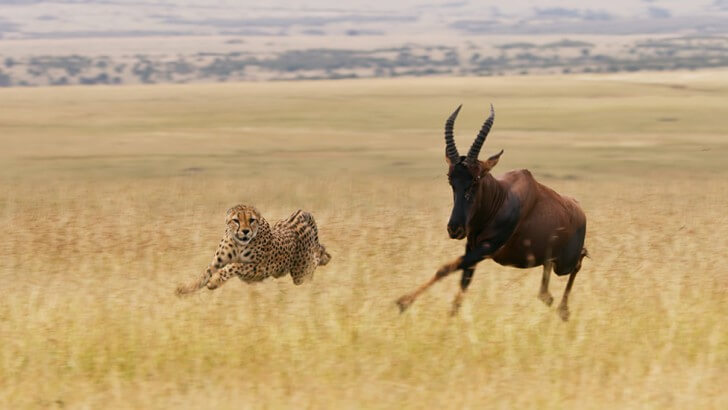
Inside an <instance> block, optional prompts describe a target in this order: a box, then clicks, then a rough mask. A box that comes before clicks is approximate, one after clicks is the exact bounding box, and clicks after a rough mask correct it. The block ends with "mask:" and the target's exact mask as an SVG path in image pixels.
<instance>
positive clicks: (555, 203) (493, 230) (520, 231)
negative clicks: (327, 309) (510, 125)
mask: <svg viewBox="0 0 728 410" xmlns="http://www.w3.org/2000/svg"><path fill="white" fill-rule="evenodd" d="M460 108H462V105H461V106H459V107H458V108H457V109H456V110H455V112H453V113H452V114H451V115H450V117H449V118H448V119H447V122H446V123H445V159H446V161H447V164H448V167H449V170H448V173H447V176H448V180H449V182H450V186H451V187H452V191H453V199H454V205H453V209H452V214H451V216H450V221H449V222H448V223H447V232H448V233H449V234H450V238H452V239H463V238H467V244H466V246H465V255H463V256H460V257H458V258H456V259H455V260H453V261H452V262H450V263H446V264H445V265H443V266H442V267H441V268H440V269H438V270H437V273H435V276H434V277H432V278H431V279H430V280H429V281H427V282H426V283H424V284H423V285H421V286H420V287H419V288H417V289H416V290H415V291H414V292H412V293H410V294H407V295H404V296H402V297H401V298H399V299H398V300H397V304H398V305H399V308H400V311H402V312H404V310H405V309H407V308H408V307H409V306H410V305H411V304H412V302H414V301H415V299H416V298H417V297H418V296H419V295H420V294H422V292H424V291H425V290H426V289H427V288H429V287H430V286H432V285H433V284H434V283H435V282H437V281H439V280H440V279H442V278H444V277H445V276H447V275H448V274H450V273H452V272H455V271H457V270H462V271H463V273H462V277H461V279H460V290H459V291H458V294H457V296H456V297H455V300H454V301H453V307H452V314H455V313H457V311H458V309H459V307H460V305H461V304H462V301H463V297H464V295H465V291H466V290H467V289H468V285H470V281H471V279H472V277H473V272H474V271H475V265H476V264H477V263H478V262H480V261H482V260H483V259H487V258H490V259H493V260H494V261H495V262H496V263H498V264H500V265H504V266H514V267H517V268H531V267H535V266H540V265H543V277H542V279H541V290H540V292H539V295H538V297H539V299H541V300H542V301H543V302H544V303H545V304H546V305H547V306H551V303H553V299H554V298H553V297H552V296H551V294H550V293H549V277H550V275H551V270H552V269H553V271H554V272H555V273H556V275H558V276H563V275H569V280H568V283H567V284H566V290H565V291H564V296H563V297H562V299H561V303H560V305H559V308H558V312H559V316H561V319H563V320H564V321H566V320H568V318H569V307H568V299H569V292H570V291H571V287H572V286H573V285H574V278H575V277H576V274H577V273H578V272H579V269H581V261H582V259H583V258H584V257H585V256H587V255H588V252H587V250H586V248H584V236H585V234H586V216H585V215H584V212H583V211H582V210H581V208H580V207H579V204H578V203H577V202H576V200H574V199H571V198H568V197H565V196H561V195H559V194H558V193H556V192H555V191H554V190H552V189H550V188H548V187H546V186H545V185H542V184H540V183H538V182H537V181H536V180H535V179H534V178H533V175H531V173H530V172H529V171H528V170H525V169H522V170H518V171H510V172H508V173H506V174H505V175H503V176H502V177H500V178H495V177H494V176H492V175H491V173H490V171H491V170H492V169H493V167H495V165H496V164H498V160H499V159H500V156H501V155H502V154H503V150H501V151H500V152H499V153H497V154H495V155H493V156H491V157H490V158H488V159H487V160H486V161H480V160H478V154H479V152H480V148H481V147H482V146H483V143H484V142H485V138H486V137H487V136H488V132H489V131H490V128H491V127H492V126H493V119H494V118H495V112H494V111H493V106H492V105H491V107H490V116H489V117H488V119H486V120H485V123H484V124H483V127H482V128H481V130H480V132H479V133H478V136H477V137H476V138H475V141H474V142H473V145H472V146H471V147H470V150H469V151H468V155H467V156H460V154H458V150H457V148H456V147H455V141H454V139H453V127H454V125H455V118H457V115H458V113H459V112H460Z"/></svg>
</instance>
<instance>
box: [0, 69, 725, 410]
mask: <svg viewBox="0 0 728 410" xmlns="http://www.w3.org/2000/svg"><path fill="white" fill-rule="evenodd" d="M721 75H722V74H720V73H717V74H716V73H710V75H708V74H706V77H710V81H713V82H701V81H704V80H701V79H704V78H706V77H700V76H698V77H695V78H697V80H696V79H695V78H694V77H690V78H688V79H685V78H684V77H681V76H676V77H674V78H673V77H671V76H670V75H669V74H660V75H656V78H663V79H664V81H663V83H662V84H670V83H671V82H672V81H673V79H678V80H680V81H686V82H687V83H686V85H687V86H688V89H689V90H692V91H685V89H684V88H670V87H667V86H665V87H662V88H660V87H655V86H654V85H649V86H644V87H652V88H645V89H643V90H642V91H644V90H646V89H649V90H655V91H654V93H653V94H649V95H646V96H644V95H643V96H638V95H637V94H640V92H641V91H640V90H639V89H638V90H635V87H637V88H639V87H642V86H640V85H635V83H636V82H638V81H637V80H639V77H630V78H628V79H626V80H625V79H623V78H622V77H597V78H589V79H588V81H587V80H584V79H582V78H581V77H571V78H569V77H565V78H558V77H554V78H553V79H550V78H541V79H540V80H539V81H535V80H534V79H529V80H528V81H529V83H525V84H523V83H520V79H516V78H502V79H487V80H483V79H467V80H461V79H440V80H437V79H429V80H406V81H404V82H402V83H398V82H395V81H362V82H322V83H294V84H250V85H237V84H236V85H230V86H217V85H215V86H179V87H172V86H163V87H135V88H103V89H102V88H98V89H97V88H65V89H52V90H49V89H36V90H2V91H1V92H0V101H2V102H0V119H1V121H0V140H1V141H2V143H3V146H4V147H6V150H4V153H3V154H2V159H1V160H2V161H3V168H2V174H1V175H0V176H1V177H2V179H0V227H2V228H3V231H4V232H5V236H4V240H3V241H0V255H2V258H0V280H1V281H2V286H1V287H0V335H1V337H2V339H0V343H1V345H0V407H3V408H49V407H50V408H53V407H59V408H60V407H71V408H170V407H175V408H241V407H251V408H281V407H296V408H299V407H300V408H439V407H446V408H482V407H496V408H515V407H519V408H523V407H525V408H604V407H612V408H645V407H647V408H681V409H682V408H726V407H728V393H726V390H725V388H724V385H725V380H726V375H728V324H727V322H726V320H725V314H726V312H728V270H727V269H726V268H725V265H724V263H723V262H724V261H723V258H722V256H723V254H724V253H725V249H727V248H728V239H727V238H728V217H727V216H726V212H725V211H726V205H725V203H726V198H728V182H726V178H725V176H726V170H728V166H727V165H726V163H725V161H724V159H723V158H725V154H726V152H727V150H726V141H725V135H723V134H722V133H721V130H725V129H726V128H725V126H726V122H728V117H727V116H725V115H721V114H724V111H725V108H724V107H721V106H718V105H713V102H714V101H716V99H718V98H722V99H723V101H724V100H725V98H726V94H728V90H727V89H726V88H725V87H723V88H721V86H720V84H721V83H720V81H717V80H715V78H716V76H717V78H719V79H725V75H723V76H721ZM660 76H662V77H660ZM470 81H473V82H474V84H475V85H476V86H477V87H467V85H468V84H469V82H470ZM651 81H652V82H655V81H656V80H655V78H653V77H651ZM675 81H677V80H675ZM705 81H707V80H705ZM554 83H556V84H557V85H558V86H556V85H554ZM587 83H588V84H594V85H593V87H592V86H590V87H586V86H585V85H584V84H587ZM658 83H659V82H658ZM452 84H461V86H460V88H456V89H451V88H450V87H449V86H451V85H452ZM480 86H482V90H481V89H480V88H479V87H480ZM489 89H490V90H493V95H491V94H489ZM527 91H529V92H527ZM686 93H688V94H689V99H690V101H691V103H690V104H688V105H685V99H686V98H688V96H686ZM443 94H446V95H447V96H446V98H445V100H442V99H440V96H441V95H443ZM587 94H592V95H591V96H589V97H585V95H587ZM461 95H462V96H461ZM203 97H205V98H206V99H201V98H203ZM289 97H290V98H289ZM394 97H396V100H397V101H396V102H393V101H392V98H394ZM147 98H148V100H146V99H147ZM296 98H298V100H297V99H296ZM648 98H652V100H649V99H648ZM459 99H464V100H466V103H468V102H469V104H466V106H465V110H464V111H463V122H462V124H458V126H457V128H456V133H457V134H458V136H459V137H458V142H460V144H461V147H464V146H465V144H466V143H467V142H468V141H467V140H468V138H470V137H471V136H472V135H473V134H474V133H475V128H477V126H478V124H477V123H478V122H479V121H480V120H481V118H479V115H480V114H479V113H478V110H477V107H478V106H480V105H482V106H483V107H485V106H486V104H485V102H484V101H483V100H486V101H490V100H495V102H496V110H497V111H498V114H497V115H498V117H497V120H496V127H495V129H494V132H493V134H492V135H491V137H490V138H489V141H488V142H487V144H486V150H494V149H496V148H500V147H505V148H506V154H505V155H504V157H503V161H501V164H500V165H499V168H501V170H506V169H508V168H512V167H519V166H528V167H530V168H531V169H532V170H534V173H535V174H536V175H537V177H539V178H540V179H541V180H542V181H543V182H546V183H547V184H549V185H550V186H552V187H554V188H555V189H557V190H558V191H560V192H563V193H566V194H569V195H571V196H574V197H576V198H578V199H579V200H580V201H581V203H582V205H583V207H584V208H585V210H586V212H587V215H588V218H589V227H588V233H587V246H588V248H589V250H590V252H591V254H592V259H590V260H586V261H585V263H584V268H583V270H582V272H581V273H580V274H579V276H578V277H577V279H576V283H575V287H574V291H573V293H572V298H571V300H570V304H571V310H572V319H571V321H570V322H568V323H562V322H561V321H560V320H559V318H558V316H557V315H556V312H555V308H550V309H549V308H546V307H545V306H543V304H542V303H541V302H540V301H539V300H538V299H537V298H536V294H537V292H538V286H539V282H540V270H538V269H532V270H516V269H510V268H504V267H499V266H496V265H495V264H493V263H483V264H482V265H480V266H479V268H478V270H477V271H476V276H475V278H474V281H473V284H472V286H471V290H470V292H469V293H468V295H467V297H466V299H465V303H464V306H463V309H462V310H461V314H460V316H459V317H457V318H452V319H451V318H449V317H448V315H447V313H448V311H449V305H450V302H451V300H452V298H453V297H454V296H455V293H456V289H457V280H458V279H457V276H456V275H454V276H453V277H452V278H449V279H447V280H445V281H443V282H442V283H440V284H438V285H437V286H435V287H434V288H433V289H432V290H431V291H430V292H429V293H427V294H425V295H424V296H423V297H422V298H420V299H419V300H418V301H417V302H416V304H415V305H413V307H412V308H411V310H410V311H408V312H406V314H404V315H399V313H398V311H397V309H396V307H395V305H394V303H393V302H394V299H395V298H396V297H398V296H400V295H401V294H402V293H404V292H406V291H409V290H411V289H412V288H413V287H415V286H416V285H417V284H419V283H421V282H422V281H424V280H426V279H427V278H428V277H429V276H430V275H431V274H432V273H433V272H434V270H435V269H436V267H437V266H438V265H439V264H440V263H442V262H444V261H446V260H448V259H450V258H452V257H454V256H457V255H458V254H459V253H460V252H462V247H463V243H462V242H456V241H452V240H448V239H447V235H446V232H445V229H444V225H445V222H446V220H447V216H448V212H449V207H450V205H451V204H450V193H449V189H448V187H447V184H446V182H445V181H446V180H445V177H444V172H445V170H444V165H443V164H444V161H443V159H442V152H443V149H444V147H443V146H442V141H441V131H440V127H441V125H442V124H440V123H441V122H442V119H443V118H444V117H445V116H446V115H447V114H448V111H449V110H450V109H451V108H452V104H450V101H452V102H455V101H457V100H459ZM500 99H503V100H504V102H503V103H502V104H499V100H500ZM645 99H648V100H645ZM551 100H555V101H556V102H554V103H553V104H548V103H547V102H548V101H551ZM591 100H594V101H593V102H589V101H591ZM152 101H154V102H153V103H152ZM185 101H187V103H185ZM476 101H477V102H478V104H473V103H474V102H476ZM534 101H540V102H541V103H537V102H534ZM640 101H642V102H643V103H644V104H641V103H640ZM206 104H209V105H210V107H209V109H208V110H207V111H204V112H201V111H200V110H201V109H203V108H204V107H205V106H206ZM281 104H285V105H284V106H283V107H281V106H280V105H281ZM337 105H338V106H339V108H338V109H334V108H335V107H336V106H337ZM501 106H503V108H500V107H501ZM599 107H611V108H609V110H607V111H603V112H602V111H599V110H598V108H599ZM660 107H664V108H660ZM680 107H682V108H680ZM443 110H444V111H443ZM701 110H707V112H701ZM580 112H583V113H585V114H584V115H593V117H592V118H591V119H589V118H584V117H583V116H577V117H574V116H573V115H571V114H574V113H580ZM600 113H601V114H603V115H598V114H600ZM671 116H677V117H678V120H677V121H672V122H660V121H659V120H658V118H661V117H671ZM691 116H693V117H694V116H698V117H700V116H702V117H700V118H702V119H701V120H700V121H698V119H696V118H692V117H691ZM622 117H624V121H621V122H620V121H618V120H619V119H620V118H622ZM554 118H556V119H559V121H556V120H555V119H554ZM501 119H502V121H501ZM648 119H649V121H648ZM640 121H642V123H641V122H640ZM549 124H552V126H549ZM668 125H669V126H670V127H672V129H669V130H668V128H669V127H668ZM531 128H533V129H534V130H536V131H529V129H531ZM582 129H583V132H580V131H581V130H582ZM663 129H664V130H665V132H663V131H662V130H663ZM610 141H612V142H615V143H614V144H610ZM640 141H642V142H643V143H635V142H640ZM461 149H463V148H461ZM239 201H245V202H250V203H254V204H255V205H256V206H257V207H258V208H259V209H261V211H262V212H263V214H264V215H265V216H266V217H267V218H269V219H270V220H273V219H276V218H280V217H283V216H286V215H287V214H288V213H289V212H290V211H291V210H293V209H295V208H298V207H302V208H305V209H307V210H310V211H311V212H313V213H314V215H315V216H316V219H317V222H318V224H319V226H320V236H321V240H322V242H323V243H324V244H325V245H326V246H327V249H328V250H329V251H330V253H331V254H332V256H333V260H332V262H331V263H330V264H329V265H328V266H326V267H323V268H320V269H319V270H318V271H317V272H316V274H315V278H314V281H313V282H312V283H309V284H306V285H304V286H300V287H296V286H293V284H292V283H291V282H290V278H284V279H281V280H276V281H274V280H271V281H266V282H264V283H261V284H258V285H254V286H251V285H244V284H243V283H241V282H239V281H234V280H231V281H230V282H229V283H227V284H226V285H225V286H224V287H222V288H221V289H219V290H216V291H214V292H208V291H203V292H200V294H199V295H196V296H193V297H190V298H184V299H178V298H176V297H175V296H174V288H175V286H176V285H177V284H179V283H181V282H185V281H188V280H190V279H191V278H193V277H195V275H197V274H199V273H200V271H201V270H202V269H203V268H204V266H205V264H206V263H207V262H208V260H209V258H210V256H211V252H213V250H214V248H215V246H216V243H217V240H218V239H219V235H220V234H221V232H222V229H223V218H224V210H225V209H226V207H228V206H230V205H232V204H234V203H236V202H239ZM564 285H565V280H564V279H563V278H558V279H554V280H552V284H551V291H552V293H553V294H554V296H555V297H557V298H558V297H560V294H561V292H562V291H563V287H564Z"/></svg>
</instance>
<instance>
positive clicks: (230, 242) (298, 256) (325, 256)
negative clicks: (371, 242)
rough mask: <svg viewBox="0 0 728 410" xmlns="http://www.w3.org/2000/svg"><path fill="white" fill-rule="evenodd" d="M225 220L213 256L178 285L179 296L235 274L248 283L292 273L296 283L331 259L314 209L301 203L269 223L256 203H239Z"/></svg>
mask: <svg viewBox="0 0 728 410" xmlns="http://www.w3.org/2000/svg"><path fill="white" fill-rule="evenodd" d="M225 223H226V225H227V228H226V229H225V236H224V237H223V238H222V240H221V241H220V244H219V245H218V247H217V251H216V252H215V257H214V258H213V260H212V262H211V263H210V264H209V265H208V267H207V269H206V270H205V272H204V273H203V274H202V275H201V276H200V277H199V278H198V279H197V280H195V281H194V282H191V283H189V284H186V285H180V286H178V287H177V292H176V293H177V295H178V296H180V295H184V294H188V293H192V292H194V291H196V290H198V289H202V288H203V287H207V289H210V290H213V289H216V288H218V287H220V286H222V284H223V283H225V281H227V280H228V279H230V278H231V277H233V276H237V277H239V278H240V280H242V281H244V282H246V283H252V282H260V281H262V280H263V279H266V278H268V277H271V276H272V277H273V278H280V277H283V276H285V275H286V274H288V273H290V274H291V277H292V278H293V283H294V284H296V285H300V284H302V283H303V282H304V281H306V280H307V279H309V278H312V277H313V272H314V270H316V267H318V266H323V265H326V264H327V263H329V261H330V260H331V255H329V253H328V252H326V248H325V247H324V246H323V245H321V244H320V243H319V239H318V229H317V227H316V221H314V219H313V215H311V214H310V213H308V212H306V211H302V210H300V209H299V210H298V211H296V212H294V213H293V214H292V215H291V216H290V217H288V218H287V219H284V220H281V221H278V222H276V224H275V225H273V228H272V229H271V227H270V225H269V224H268V221H266V220H265V219H264V218H263V216H262V215H261V214H260V212H258V210H257V209H255V207H252V206H248V205H237V206H235V207H233V208H230V209H228V211H227V214H226V216H225Z"/></svg>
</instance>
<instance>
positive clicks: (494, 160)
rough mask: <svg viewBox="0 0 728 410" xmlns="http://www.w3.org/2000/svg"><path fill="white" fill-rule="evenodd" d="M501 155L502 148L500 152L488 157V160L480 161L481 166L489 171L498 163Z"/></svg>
mask: <svg viewBox="0 0 728 410" xmlns="http://www.w3.org/2000/svg"><path fill="white" fill-rule="evenodd" d="M501 155H503V150H501V152H499V153H497V154H495V155H493V156H491V157H490V158H488V160H486V161H485V162H483V163H482V164H483V168H484V169H486V170H488V171H490V170H491V169H493V167H495V166H496V164H498V160H499V159H500V157H501Z"/></svg>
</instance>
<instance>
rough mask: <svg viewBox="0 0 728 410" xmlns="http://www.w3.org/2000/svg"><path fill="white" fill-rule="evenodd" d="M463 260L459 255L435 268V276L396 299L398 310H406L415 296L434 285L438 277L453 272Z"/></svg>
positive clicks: (440, 277)
mask: <svg viewBox="0 0 728 410" xmlns="http://www.w3.org/2000/svg"><path fill="white" fill-rule="evenodd" d="M462 261H463V257H462V256H461V257H459V258H457V259H455V260H453V261H452V262H450V263H446V264H444V265H442V267H440V269H438V270H437V272H436V273H435V276H433V277H432V278H431V279H430V280H428V281H427V282H425V283H423V284H422V285H420V287H418V288H417V289H415V291H414V292H412V293H408V294H406V295H404V296H402V297H401V298H399V299H397V306H399V311H400V313H401V312H404V311H405V310H407V308H408V307H409V306H410V305H411V304H412V303H413V302H414V301H415V299H417V297H418V296H419V295H420V294H422V293H423V292H424V291H426V290H427V288H429V287H430V286H432V285H434V284H435V282H437V281H439V280H440V279H442V278H444V277H445V276H447V275H449V274H450V273H452V272H455V271H456V270H458V269H460V265H461V263H462Z"/></svg>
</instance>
